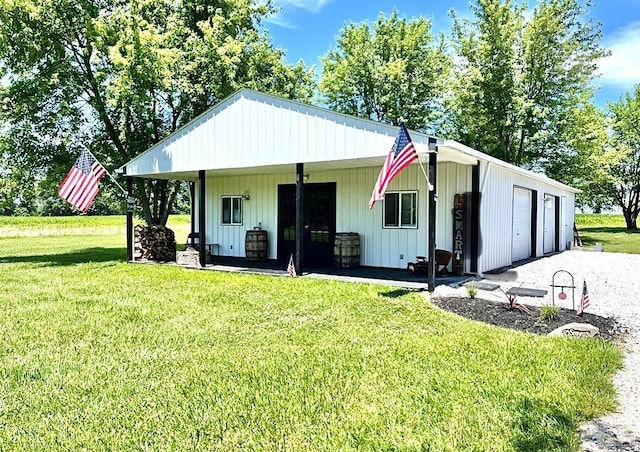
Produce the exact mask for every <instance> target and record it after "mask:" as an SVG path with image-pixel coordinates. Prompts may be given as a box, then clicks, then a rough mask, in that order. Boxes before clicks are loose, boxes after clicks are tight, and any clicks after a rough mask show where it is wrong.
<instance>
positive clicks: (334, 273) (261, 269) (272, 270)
mask: <svg viewBox="0 0 640 452" xmlns="http://www.w3.org/2000/svg"><path fill="white" fill-rule="evenodd" d="M201 268H203V269H204V270H215V271H226V272H236V273H248V274H252V273H253V274H267V275H274V276H287V277H288V276H289V275H288V272H287V265H286V264H285V265H283V264H282V262H280V261H277V260H265V261H250V260H247V259H245V258H241V257H229V256H213V257H212V258H211V262H209V263H207V264H206V265H205V267H201ZM298 276H303V277H305V278H307V277H309V278H318V279H330V280H338V281H347V282H354V283H363V284H381V285H388V286H393V287H400V288H404V289H412V290H428V286H429V282H428V277H427V276H428V275H427V273H413V274H411V273H409V272H408V271H407V270H402V269H397V268H383V267H368V266H359V267H337V266H323V267H311V268H308V269H306V270H305V271H304V272H303V274H302V275H298ZM473 278H474V276H469V275H466V276H458V275H451V274H442V275H440V274H439V275H436V278H435V285H436V286H439V285H448V286H452V287H458V286H460V285H462V284H464V283H465V282H467V281H470V280H472V279H473Z"/></svg>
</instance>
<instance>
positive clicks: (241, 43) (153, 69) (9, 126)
mask: <svg viewBox="0 0 640 452" xmlns="http://www.w3.org/2000/svg"><path fill="white" fill-rule="evenodd" d="M272 12H273V9H272V7H271V6H270V3H265V4H260V5H257V4H255V3H254V2H253V1H252V0H180V1H169V0H130V1H129V0H127V1H124V0H83V1H80V2H78V1H75V0H74V1H71V0H55V1H54V0H38V1H34V0H0V68H1V70H2V71H3V74H2V75H3V76H4V79H5V80H6V81H7V85H6V86H4V87H3V88H1V90H2V91H1V92H0V94H1V98H2V103H1V104H0V120H2V122H3V128H2V131H3V133H4V135H5V137H6V139H7V140H8V141H9V142H11V143H13V146H10V147H5V149H4V150H5V156H6V155H8V156H9V158H14V157H15V156H16V155H19V154H26V156H27V157H26V158H28V159H29V160H30V162H31V164H32V166H33V167H34V168H39V169H40V170H41V171H43V172H44V173H45V174H46V173H56V172H58V174H57V175H58V176H60V178H62V176H63V175H64V172H62V171H68V168H69V167H70V165H71V163H72V162H73V161H74V160H75V156H76V155H77V154H78V152H79V145H78V143H84V144H86V145H88V146H89V147H90V148H91V150H92V152H93V153H94V154H95V155H96V156H97V157H98V159H99V160H100V161H101V162H102V163H103V165H104V166H105V167H107V168H115V167H118V166H120V165H122V164H124V163H125V162H126V161H128V160H129V159H131V158H133V157H134V156H136V155H138V154H139V153H141V152H142V151H144V150H146V149H147V148H149V147H150V146H152V145H153V144H155V143H157V142H159V141H160V140H162V139H163V138H164V137H166V136H167V135H168V134H170V133H172V132H173V131H175V130H176V129H177V128H179V127H180V126H182V125H184V124H185V123H187V122H188V121H190V120H191V119H193V118H194V117H196V116H197V115H199V114H200V113H202V112H203V111H205V110H206V109H208V108H209V107H211V106H212V105H214V104H216V103H217V102H219V101H220V100H222V99H223V98H225V97H227V96H228V95H230V94H232V93H233V92H234V91H236V90H237V89H239V88H241V87H250V88H254V89H259V90H262V91H267V92H271V93H276V94H279V95H283V96H285V97H289V98H296V99H303V100H306V99H309V98H310V97H311V94H312V76H313V74H312V71H311V70H308V69H306V68H305V67H304V66H303V65H302V63H299V64H298V65H296V66H293V67H292V66H288V65H286V64H285V63H284V55H283V53H282V51H280V50H277V49H274V48H273V46H272V44H271V42H270V40H269V38H268V36H267V35H266V34H265V32H264V31H263V30H262V29H261V27H260V20H261V19H262V18H264V17H265V16H266V15H268V14H270V13H272ZM28 145H33V148H30V147H29V146H28ZM62 162H64V163H65V164H64V165H62ZM63 167H64V168H66V169H65V170H61V168H63ZM60 173H61V174H60ZM179 188H180V184H179V182H177V181H166V180H151V179H146V180H142V179H136V189H137V194H138V198H139V200H140V202H141V206H142V210H143V215H144V218H145V219H146V221H147V222H148V223H149V224H165V223H166V220H167V216H168V214H169V212H170V210H171V208H172V205H173V203H174V202H175V199H176V196H177V195H178V193H179Z"/></svg>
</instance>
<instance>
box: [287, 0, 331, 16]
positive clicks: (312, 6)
mask: <svg viewBox="0 0 640 452" xmlns="http://www.w3.org/2000/svg"><path fill="white" fill-rule="evenodd" d="M329 2H331V0H277V1H276V2H275V3H276V6H282V7H283V8H286V7H287V6H293V7H296V8H300V9H304V10H305V11H308V12H310V13H317V12H319V11H320V10H321V9H322V8H323V7H324V5H326V4H328V3H329Z"/></svg>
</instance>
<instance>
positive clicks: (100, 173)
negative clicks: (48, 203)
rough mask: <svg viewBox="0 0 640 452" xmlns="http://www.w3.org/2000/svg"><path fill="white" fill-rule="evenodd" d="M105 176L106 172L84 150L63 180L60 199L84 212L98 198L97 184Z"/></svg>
mask: <svg viewBox="0 0 640 452" xmlns="http://www.w3.org/2000/svg"><path fill="white" fill-rule="evenodd" d="M105 174H107V170H106V169H104V167H103V166H102V165H101V164H100V162H98V161H97V160H96V159H95V157H94V156H93V155H91V153H90V152H89V151H87V150H85V149H83V150H82V152H81V153H80V156H79V157H78V159H77V160H76V163H74V164H73V166H72V167H71V170H69V173H68V174H67V177H65V178H64V180H63V181H62V183H61V184H60V187H59V188H58V193H59V195H60V197H61V198H62V199H65V200H67V201H68V202H69V203H70V204H72V205H74V206H75V207H77V208H78V209H80V210H82V211H83V212H86V211H87V210H88V209H89V207H91V203H92V202H93V200H94V199H95V198H96V196H98V192H99V191H100V189H99V188H98V182H99V181H100V179H102V178H103V177H104V175H105Z"/></svg>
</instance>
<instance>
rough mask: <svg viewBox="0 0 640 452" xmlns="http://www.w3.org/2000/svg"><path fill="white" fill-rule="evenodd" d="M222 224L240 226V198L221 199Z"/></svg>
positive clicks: (224, 197)
mask: <svg viewBox="0 0 640 452" xmlns="http://www.w3.org/2000/svg"><path fill="white" fill-rule="evenodd" d="M222 224H228V225H241V224H242V196H240V195H238V196H223V197H222Z"/></svg>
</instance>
